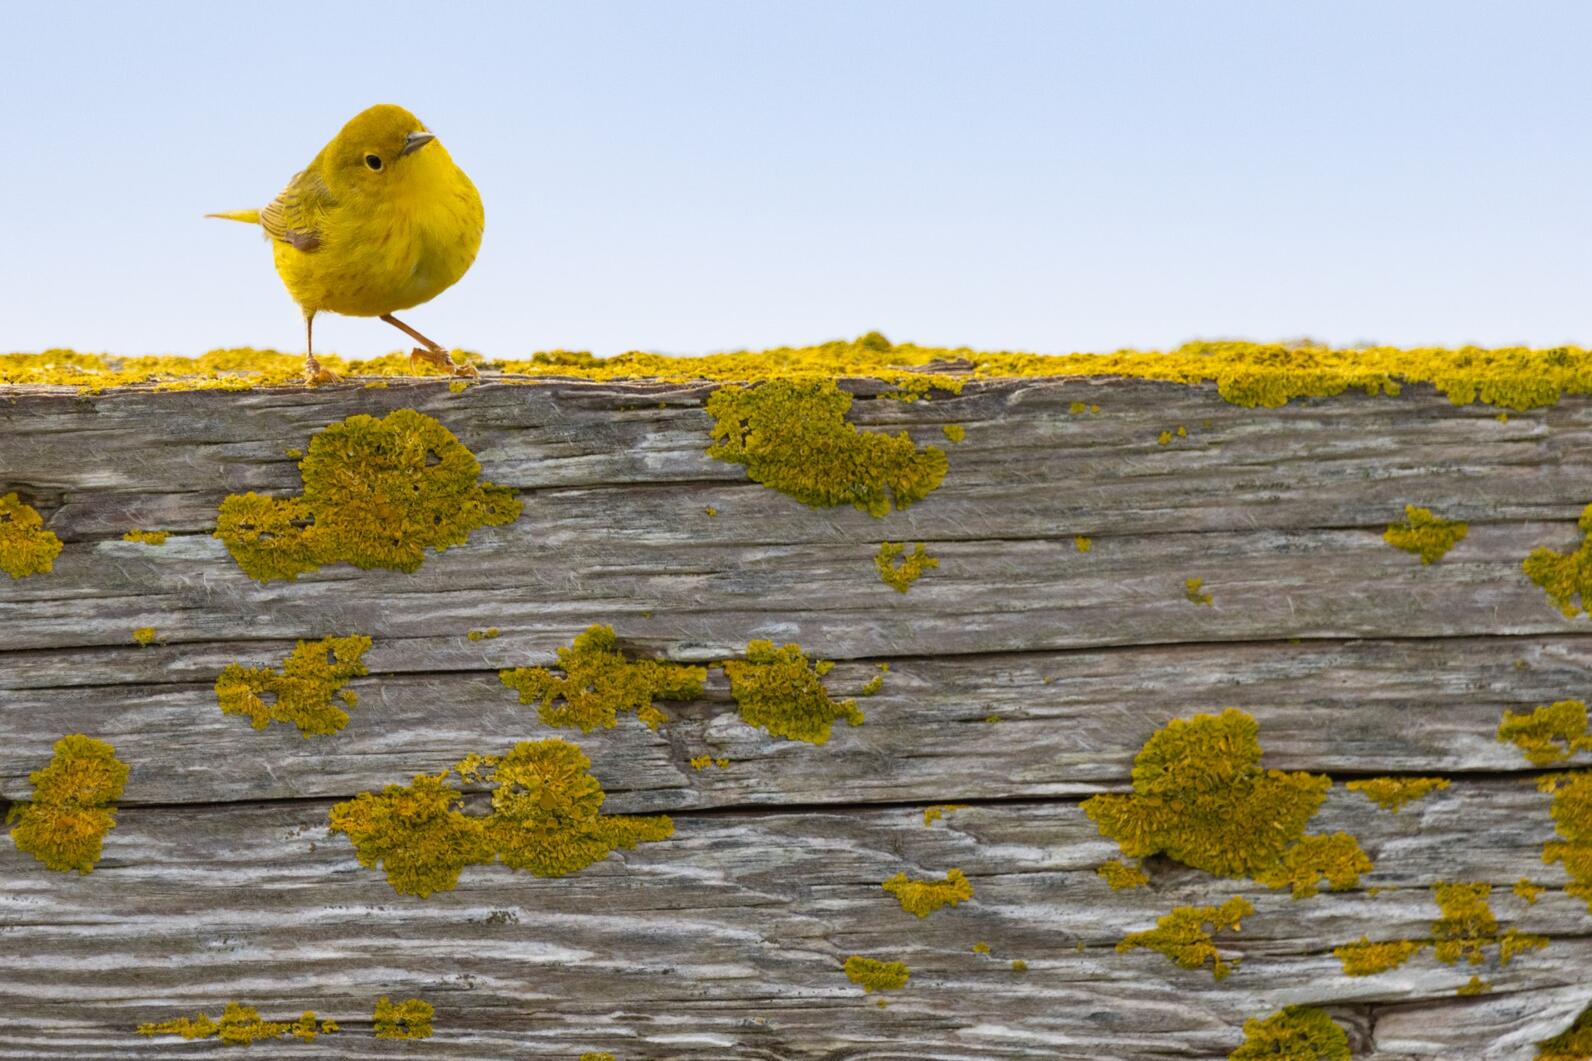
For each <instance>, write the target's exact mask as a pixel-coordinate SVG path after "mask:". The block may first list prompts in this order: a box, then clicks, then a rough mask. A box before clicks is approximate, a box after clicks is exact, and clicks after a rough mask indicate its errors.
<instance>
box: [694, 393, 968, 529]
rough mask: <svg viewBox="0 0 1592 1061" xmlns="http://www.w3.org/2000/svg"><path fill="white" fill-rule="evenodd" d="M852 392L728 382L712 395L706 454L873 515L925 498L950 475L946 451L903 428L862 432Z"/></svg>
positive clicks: (800, 496) (801, 496)
mask: <svg viewBox="0 0 1592 1061" xmlns="http://www.w3.org/2000/svg"><path fill="white" fill-rule="evenodd" d="M851 402H852V398H851V395H849V394H847V393H846V392H845V391H842V390H841V389H840V388H839V387H837V386H835V383H834V381H833V380H830V379H824V380H816V381H811V382H794V381H790V380H771V381H769V382H767V383H762V384H759V385H758V386H755V387H724V388H721V389H719V390H717V391H714V392H713V394H712V395H710V396H709V398H708V403H707V411H708V415H710V416H712V417H714V419H715V421H716V422H715V424H714V427H713V445H712V446H710V447H708V451H707V452H708V456H710V457H713V458H714V459H716V460H722V461H728V462H730V463H732V464H740V465H743V466H744V467H745V468H746V474H747V476H748V478H750V479H751V480H752V481H753V482H757V483H762V484H763V485H764V486H767V487H769V488H771V489H774V490H778V491H779V492H780V493H783V494H787V495H789V496H790V497H793V498H795V499H796V500H798V501H800V502H802V503H803V504H806V505H812V506H814V507H828V506H831V505H843V504H851V505H855V506H856V507H857V508H859V509H861V510H862V511H864V512H867V513H868V514H870V515H872V516H880V517H882V516H884V515H885V514H886V513H888V512H889V511H890V509H891V506H892V504H893V505H894V507H896V508H906V507H907V506H909V505H911V504H912V503H913V502H914V501H921V500H923V498H925V497H927V496H928V495H929V494H930V493H931V492H933V491H934V490H935V489H936V488H938V487H939V485H940V483H941V482H943V481H944V479H945V471H946V459H945V451H944V450H941V449H939V448H938V447H936V446H923V447H921V448H920V447H918V446H916V445H914V444H913V442H912V439H911V438H910V437H909V436H908V435H907V433H906V432H904V431H903V432H901V433H900V434H898V435H885V434H880V433H878V432H874V431H859V430H858V429H857V428H856V427H855V426H854V425H852V424H851V423H849V422H847V420H846V411H847V410H848V409H850V408H851Z"/></svg>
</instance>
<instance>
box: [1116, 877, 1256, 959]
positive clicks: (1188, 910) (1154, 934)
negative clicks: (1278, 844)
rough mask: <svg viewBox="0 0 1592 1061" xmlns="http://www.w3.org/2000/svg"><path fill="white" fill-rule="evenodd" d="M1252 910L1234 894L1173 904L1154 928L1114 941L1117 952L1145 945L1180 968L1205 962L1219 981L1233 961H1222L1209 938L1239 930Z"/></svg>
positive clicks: (1129, 934)
mask: <svg viewBox="0 0 1592 1061" xmlns="http://www.w3.org/2000/svg"><path fill="white" fill-rule="evenodd" d="M1254 912H1255V908H1254V907H1253V906H1251V905H1250V903H1249V900H1248V899H1245V898H1244V897H1243V896H1234V897H1233V898H1231V899H1229V900H1227V901H1226V902H1225V903H1223V904H1222V905H1221V906H1178V907H1174V908H1173V909H1172V911H1171V912H1170V913H1168V914H1164V915H1163V916H1161V917H1160V918H1159V919H1157V921H1156V923H1155V927H1154V928H1152V929H1147V930H1146V931H1143V932H1130V933H1128V935H1126V936H1124V937H1123V938H1122V942H1120V943H1118V944H1117V953H1118V954H1127V953H1129V952H1130V951H1134V950H1137V949H1138V948H1140V947H1147V948H1149V949H1150V950H1153V951H1155V952H1157V953H1159V954H1163V955H1165V956H1166V957H1167V958H1170V959H1171V960H1172V961H1173V962H1175V963H1177V965H1179V966H1180V967H1182V968H1184V969H1199V968H1202V967H1203V966H1204V965H1205V964H1206V963H1207V962H1209V963H1210V964H1211V975H1212V976H1213V977H1214V978H1216V979H1217V980H1221V979H1223V978H1225V977H1226V976H1227V974H1228V973H1230V972H1232V966H1233V965H1234V964H1236V963H1232V962H1226V961H1223V960H1222V956H1221V954H1220V953H1218V952H1217V950H1216V944H1215V942H1214V941H1213V939H1212V937H1213V936H1214V935H1215V934H1216V933H1217V932H1221V931H1224V930H1228V929H1230V930H1232V931H1233V932H1237V931H1239V930H1240V928H1241V927H1242V926H1241V924H1240V922H1241V921H1242V919H1243V918H1246V917H1248V916H1249V915H1250V914H1252V913H1254Z"/></svg>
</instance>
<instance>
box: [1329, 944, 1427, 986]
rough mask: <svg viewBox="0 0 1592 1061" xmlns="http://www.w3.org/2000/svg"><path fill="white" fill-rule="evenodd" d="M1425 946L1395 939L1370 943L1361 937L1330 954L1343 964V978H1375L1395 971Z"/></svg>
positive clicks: (1333, 950)
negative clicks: (1358, 940) (1357, 940)
mask: <svg viewBox="0 0 1592 1061" xmlns="http://www.w3.org/2000/svg"><path fill="white" fill-rule="evenodd" d="M1425 946H1426V943H1425V941H1423V940H1414V939H1395V940H1388V941H1386V942H1380V943H1372V942H1371V940H1370V938H1369V937H1367V936H1361V937H1360V942H1358V943H1345V944H1344V945H1343V946H1341V947H1334V948H1332V953H1333V954H1334V955H1335V956H1336V957H1337V959H1338V961H1339V962H1341V963H1343V975H1344V976H1375V975H1376V974H1377V973H1385V972H1388V971H1389V970H1391V969H1397V968H1398V967H1399V966H1401V965H1403V964H1404V963H1405V962H1407V961H1409V960H1410V959H1411V958H1413V957H1415V955H1416V954H1418V953H1420V951H1421V949H1422V948H1423V947H1425Z"/></svg>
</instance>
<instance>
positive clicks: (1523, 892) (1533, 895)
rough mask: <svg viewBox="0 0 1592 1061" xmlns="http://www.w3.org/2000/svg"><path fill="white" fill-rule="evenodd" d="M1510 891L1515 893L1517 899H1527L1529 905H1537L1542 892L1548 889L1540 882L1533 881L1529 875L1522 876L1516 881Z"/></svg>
mask: <svg viewBox="0 0 1592 1061" xmlns="http://www.w3.org/2000/svg"><path fill="white" fill-rule="evenodd" d="M1510 891H1512V892H1514V893H1515V897H1516V898H1517V899H1523V900H1525V903H1526V905H1527V906H1536V905H1537V900H1538V899H1539V898H1541V897H1542V893H1543V892H1545V891H1547V889H1546V888H1544V887H1543V886H1542V885H1540V884H1533V883H1531V879H1530V878H1529V877H1521V878H1520V879H1519V880H1517V881H1515V886H1514V887H1513V888H1511V889H1510Z"/></svg>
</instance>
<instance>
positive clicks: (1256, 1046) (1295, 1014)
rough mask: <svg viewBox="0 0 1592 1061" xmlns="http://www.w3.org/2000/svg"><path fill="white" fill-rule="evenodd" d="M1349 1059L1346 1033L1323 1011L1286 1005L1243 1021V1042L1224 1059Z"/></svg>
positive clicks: (1251, 1060)
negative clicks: (1262, 1016)
mask: <svg viewBox="0 0 1592 1061" xmlns="http://www.w3.org/2000/svg"><path fill="white" fill-rule="evenodd" d="M1267 1058H1270V1059H1272V1061H1280V1059H1286V1061H1349V1059H1350V1053H1349V1035H1348V1033H1347V1032H1345V1031H1344V1030H1343V1029H1342V1028H1340V1027H1338V1025H1337V1024H1336V1023H1335V1022H1334V1021H1333V1019H1332V1018H1331V1017H1329V1016H1327V1014H1326V1013H1325V1012H1323V1011H1322V1010H1319V1009H1315V1008H1313V1007H1311V1006H1289V1007H1287V1008H1286V1009H1281V1010H1278V1011H1277V1012H1276V1013H1273V1014H1272V1015H1271V1016H1269V1017H1267V1018H1266V1019H1265V1020H1257V1019H1255V1018H1253V1017H1251V1018H1250V1019H1249V1020H1246V1021H1245V1022H1244V1042H1243V1045H1241V1046H1239V1048H1238V1049H1237V1050H1234V1051H1233V1052H1232V1053H1230V1054H1228V1055H1227V1061H1264V1059H1267Z"/></svg>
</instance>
